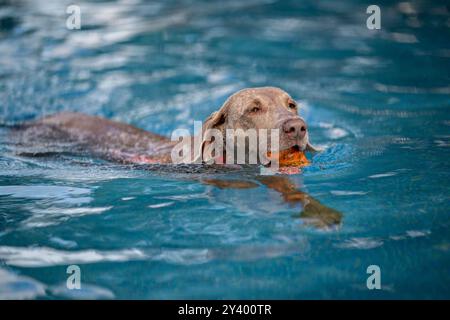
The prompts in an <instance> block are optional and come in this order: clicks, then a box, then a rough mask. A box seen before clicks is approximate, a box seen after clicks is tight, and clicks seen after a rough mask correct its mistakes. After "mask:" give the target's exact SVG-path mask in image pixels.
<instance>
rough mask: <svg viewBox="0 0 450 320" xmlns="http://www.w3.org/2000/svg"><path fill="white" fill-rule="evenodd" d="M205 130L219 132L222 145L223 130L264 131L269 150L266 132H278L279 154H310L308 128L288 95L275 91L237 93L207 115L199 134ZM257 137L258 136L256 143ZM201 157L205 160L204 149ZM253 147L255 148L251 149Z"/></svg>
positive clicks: (273, 89)
mask: <svg viewBox="0 0 450 320" xmlns="http://www.w3.org/2000/svg"><path fill="white" fill-rule="evenodd" d="M208 129H217V130H219V131H221V133H222V135H223V137H224V144H225V143H226V139H225V137H226V132H227V129H234V130H237V129H242V130H244V131H247V130H248V129H256V130H255V131H256V132H257V133H258V134H259V132H260V131H259V129H267V133H268V138H267V146H268V148H269V149H268V150H270V141H271V139H270V131H271V129H278V134H279V150H285V149H289V148H297V149H299V150H301V151H304V150H306V149H311V150H313V148H312V146H311V145H310V144H309V140H308V128H307V125H306V123H305V121H304V120H303V119H302V118H301V117H300V116H299V115H298V105H297V103H296V102H295V100H293V99H292V98H291V97H290V96H289V94H287V93H286V92H285V91H283V90H281V89H279V88H275V87H262V88H249V89H244V90H241V91H238V92H237V93H235V94H233V95H232V96H230V97H229V98H228V99H227V101H226V102H225V103H224V104H223V106H222V107H221V108H220V109H219V110H218V111H216V112H214V113H213V114H211V115H210V116H209V117H208V118H207V119H206V121H205V122H204V125H203V132H205V131H206V130H208ZM259 138H260V136H259V135H258V139H259ZM209 143H210V141H208V140H206V141H204V143H203V144H202V151H201V152H202V154H203V158H204V160H205V158H206V160H207V159H208V157H210V156H208V155H205V153H203V152H204V148H203V147H204V145H208V144H209ZM252 147H257V146H251V145H250V148H252ZM247 153H248V150H247Z"/></svg>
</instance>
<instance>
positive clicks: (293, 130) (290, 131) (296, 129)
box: [283, 118, 307, 139]
mask: <svg viewBox="0 0 450 320" xmlns="http://www.w3.org/2000/svg"><path fill="white" fill-rule="evenodd" d="M306 130H307V127H306V123H305V121H303V120H302V119H299V118H297V119H289V120H287V121H286V122H284V124H283V131H284V133H285V134H287V135H288V136H289V137H290V138H300V139H303V137H304V136H305V135H306Z"/></svg>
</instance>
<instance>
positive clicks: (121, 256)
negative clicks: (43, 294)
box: [0, 246, 146, 268]
mask: <svg viewBox="0 0 450 320" xmlns="http://www.w3.org/2000/svg"><path fill="white" fill-rule="evenodd" d="M144 258H146V255H145V254H144V253H143V252H142V251H141V250H138V249H128V250H127V249H124V250H118V251H99V250H82V251H62V250H56V249H52V248H48V247H9V246H0V259H2V260H4V261H5V263H6V264H8V265H11V266H17V267H28V268H36V267H49V266H57V265H69V264H84V263H97V262H105V261H130V260H141V259H144Z"/></svg>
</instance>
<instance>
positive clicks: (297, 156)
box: [267, 145, 309, 167]
mask: <svg viewBox="0 0 450 320" xmlns="http://www.w3.org/2000/svg"><path fill="white" fill-rule="evenodd" d="M276 156H278V161H279V165H280V167H303V166H306V165H308V164H309V160H308V159H307V158H306V156H305V153H304V152H303V151H301V150H300V147H299V146H298V145H295V146H292V147H290V148H288V149H284V150H281V151H280V152H278V153H274V154H273V155H272V153H271V152H270V151H269V152H268V153H267V157H268V158H269V159H273V158H274V157H276Z"/></svg>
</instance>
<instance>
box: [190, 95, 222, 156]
mask: <svg viewBox="0 0 450 320" xmlns="http://www.w3.org/2000/svg"><path fill="white" fill-rule="evenodd" d="M227 110H228V101H226V102H225V103H224V104H223V105H222V107H221V108H220V109H219V110H218V111H215V112H213V113H211V114H210V115H209V117H207V118H206V119H205V121H204V123H203V126H202V137H201V143H200V147H199V150H195V152H196V154H195V161H196V162H199V160H200V159H201V160H202V161H204V162H210V161H211V160H212V159H210V157H208V156H206V159H205V157H204V154H203V152H204V149H205V145H207V144H210V143H211V136H210V135H208V130H211V129H216V130H219V131H220V132H222V134H225V123H226V121H227V113H228V111H227Z"/></svg>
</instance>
